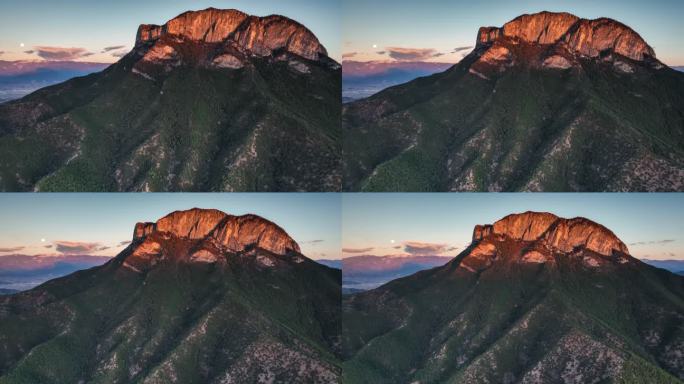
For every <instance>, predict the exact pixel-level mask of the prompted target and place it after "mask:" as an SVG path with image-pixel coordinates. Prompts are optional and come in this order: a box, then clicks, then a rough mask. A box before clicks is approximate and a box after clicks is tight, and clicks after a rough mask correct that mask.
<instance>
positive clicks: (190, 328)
mask: <svg viewBox="0 0 684 384" xmlns="http://www.w3.org/2000/svg"><path fill="white" fill-rule="evenodd" d="M299 267H300V268H299V269H298V271H297V272H296V273H294V271H291V270H287V271H261V272H260V273H256V274H255V271H254V270H253V267H250V266H245V265H241V264H239V263H234V264H232V266H231V267H229V268H228V269H226V270H218V269H215V268H213V267H210V266H209V267H208V266H194V267H187V266H185V267H184V266H169V267H164V268H158V269H155V270H153V271H152V272H151V273H150V274H148V275H147V276H146V277H145V278H144V279H143V278H142V277H141V276H139V275H137V274H134V273H131V272H126V270H119V271H114V269H115V268H114V266H113V265H112V264H110V265H108V266H105V267H103V268H101V269H97V268H96V269H94V270H90V271H87V272H79V273H77V274H75V275H71V276H69V277H66V278H63V279H58V280H55V281H51V282H49V283H46V284H45V285H43V286H41V287H40V288H38V289H37V290H36V291H40V290H45V291H47V292H50V294H51V295H54V296H55V299H54V301H55V302H58V303H60V305H62V306H64V307H66V308H68V310H67V311H62V312H61V313H63V314H64V313H69V312H70V313H73V314H74V315H73V318H72V319H70V320H69V319H66V318H65V319H62V321H61V323H60V324H61V325H59V326H55V327H54V328H57V329H60V330H62V333H60V334H55V330H54V328H53V329H52V330H50V331H48V333H50V332H51V334H50V335H47V336H45V337H43V341H42V342H36V341H35V337H39V336H37V335H36V333H38V331H40V329H42V328H40V327H36V326H35V325H34V324H33V320H31V322H26V321H19V318H27V319H35V317H34V316H31V315H28V314H26V313H24V314H22V312H19V313H17V314H16V315H12V316H10V317H6V318H5V319H3V320H2V321H1V322H0V325H1V326H0V335H2V337H12V338H16V339H15V340H12V342H10V343H8V345H14V344H15V343H25V349H24V353H20V354H18V355H14V356H6V358H8V360H6V361H7V362H8V363H9V362H11V361H12V360H16V357H17V356H23V357H22V358H21V359H20V360H18V361H16V362H14V363H10V365H9V366H5V367H3V369H2V371H3V373H2V376H0V383H34V382H41V383H65V382H74V383H75V382H78V381H79V380H81V379H85V380H86V381H88V382H102V383H116V382H130V381H129V379H128V377H129V374H130V372H135V380H134V381H135V382H143V381H145V382H168V380H170V379H171V378H170V376H169V375H174V376H175V377H176V378H177V379H178V380H180V381H181V382H184V383H202V382H207V380H209V379H211V378H212V377H215V376H216V375H218V374H220V373H221V372H223V371H225V370H226V369H227V368H228V367H230V366H232V365H235V364H238V362H239V359H240V358H241V356H242V353H243V352H244V351H245V348H246V347H247V346H249V345H250V344H251V343H253V342H256V341H262V342H270V343H282V344H283V345H286V346H287V347H289V348H292V349H293V350H299V351H304V353H313V354H314V355H315V357H316V358H317V359H320V360H323V361H327V362H328V363H330V364H333V366H334V365H337V364H338V363H337V357H335V355H334V353H333V352H332V351H331V348H330V345H331V344H332V343H333V342H334V341H335V339H336V337H337V334H338V333H337V332H339V328H338V327H339V312H338V313H335V310H331V308H338V307H337V305H336V304H334V303H338V302H339V300H340V299H339V298H340V285H339V284H340V283H339V279H340V276H339V272H333V270H331V269H329V268H326V267H321V266H318V265H317V264H315V263H312V262H307V263H306V265H301V266H299ZM275 287H277V288H275ZM297 292H307V295H305V296H304V297H302V296H300V295H298V294H297ZM330 303H333V304H330ZM38 321H40V320H38ZM65 325H66V328H65ZM10 327H18V328H19V329H13V328H10ZM45 328H50V327H45ZM34 336H35V337H34ZM30 338H33V340H34V341H31V339H30ZM301 345H304V346H306V347H304V348H305V349H302V347H301ZM306 348H308V350H310V352H306V351H307V349H306ZM28 350H30V351H31V352H30V354H25V351H28ZM312 357H313V356H312ZM255 374H256V373H255Z"/></svg>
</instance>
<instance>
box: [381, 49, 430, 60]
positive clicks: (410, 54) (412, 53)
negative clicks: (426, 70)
mask: <svg viewBox="0 0 684 384" xmlns="http://www.w3.org/2000/svg"><path fill="white" fill-rule="evenodd" d="M386 50H387V52H388V55H389V56H390V57H391V58H393V59H394V60H397V61H415V60H425V59H429V58H430V57H433V55H434V54H436V53H437V51H436V50H435V49H433V48H401V47H387V48H386Z"/></svg>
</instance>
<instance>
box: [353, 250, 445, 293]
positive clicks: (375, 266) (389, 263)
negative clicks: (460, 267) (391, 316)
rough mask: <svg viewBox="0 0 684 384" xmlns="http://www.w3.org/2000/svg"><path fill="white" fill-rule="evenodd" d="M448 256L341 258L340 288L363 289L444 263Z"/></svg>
mask: <svg viewBox="0 0 684 384" xmlns="http://www.w3.org/2000/svg"><path fill="white" fill-rule="evenodd" d="M449 260H451V257H448V256H374V255H361V256H351V257H345V258H344V259H343V260H342V288H343V289H344V288H346V289H348V290H354V291H355V292H359V291H365V290H367V289H372V288H376V287H379V286H380V285H383V284H385V283H386V282H388V281H390V280H394V279H397V278H400V277H404V276H408V275H411V274H414V273H416V272H418V271H422V270H424V269H430V268H434V267H438V266H441V265H444V264H446V263H447V262H448V261H449Z"/></svg>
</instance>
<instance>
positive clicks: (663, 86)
mask: <svg viewBox="0 0 684 384" xmlns="http://www.w3.org/2000/svg"><path fill="white" fill-rule="evenodd" d="M683 108H684V75H683V74H682V73H679V72H677V71H675V70H674V69H672V68H669V67H668V66H666V65H665V64H663V63H661V62H660V61H659V60H658V59H657V58H656V53H655V51H654V49H653V48H652V47H650V46H649V45H648V43H646V41H644V39H643V38H642V37H641V36H640V35H639V34H638V33H637V32H636V31H634V30H632V29H631V28H630V27H628V26H626V25H624V24H622V23H620V22H618V21H615V20H612V19H608V18H600V19H595V20H587V19H582V18H579V17H577V16H574V15H571V14H568V13H552V12H540V13H536V14H532V15H522V16H520V17H517V18H515V19H514V20H512V21H510V22H508V23H506V24H505V25H503V26H502V27H482V28H480V30H479V31H478V32H477V36H476V45H475V48H474V49H473V51H472V52H471V53H470V54H469V55H467V56H466V57H464V58H463V60H461V61H460V62H459V63H458V64H456V65H454V66H453V67H451V68H450V69H448V70H446V71H445V72H442V73H439V74H435V75H432V76H428V77H423V78H419V79H416V80H414V81H411V82H408V83H406V84H402V85H399V86H396V87H391V88H388V89H386V90H384V91H382V92H380V93H378V94H376V95H373V96H371V97H369V98H367V99H364V100H359V101H356V102H353V103H349V104H345V105H344V107H343V119H342V121H343V129H344V132H345V136H344V144H343V147H344V153H345V158H344V169H343V172H344V189H345V190H349V191H360V190H364V191H682V190H684V118H683V117H682V116H684V109H683Z"/></svg>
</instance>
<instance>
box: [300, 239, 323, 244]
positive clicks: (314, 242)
mask: <svg viewBox="0 0 684 384" xmlns="http://www.w3.org/2000/svg"><path fill="white" fill-rule="evenodd" d="M323 241H324V240H309V241H302V242H301V243H302V244H319V243H322V242H323Z"/></svg>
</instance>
